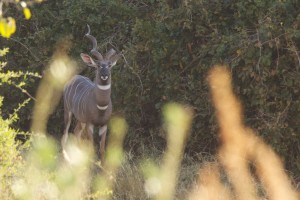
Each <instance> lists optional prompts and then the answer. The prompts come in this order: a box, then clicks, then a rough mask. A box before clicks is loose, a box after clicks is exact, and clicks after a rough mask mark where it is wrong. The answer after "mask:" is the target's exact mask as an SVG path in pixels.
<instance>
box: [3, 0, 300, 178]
mask: <svg viewBox="0 0 300 200" xmlns="http://www.w3.org/2000/svg"><path fill="white" fill-rule="evenodd" d="M299 10H300V3H299V2H298V1H292V0H291V1H279V0H273V1H260V0H224V1H215V0H213V1H211V0H209V1H208V0H207V1H204V0H190V1H178V0H169V1H162V0H145V1H135V0H132V1H129V0H109V1H108V0H78V1H72V0H64V1H58V0H53V1H47V2H45V3H43V4H41V5H35V7H34V8H33V9H32V19H31V20H30V21H25V20H23V19H17V22H18V24H17V27H18V28H17V31H16V33H15V35H14V36H13V38H12V39H9V40H5V39H3V38H1V39H0V42H1V45H2V44H4V46H8V47H10V49H11V52H13V53H11V54H9V55H8V56H7V59H8V61H9V62H8V63H9V65H8V66H7V67H6V69H7V70H8V69H9V70H11V69H21V70H24V71H31V72H39V73H41V74H42V73H43V70H44V69H45V68H46V66H47V64H48V61H49V60H50V58H51V55H52V53H53V50H54V49H55V46H56V44H57V43H58V42H59V41H61V40H66V39H70V40H72V43H73V47H72V48H71V49H70V55H71V56H72V57H73V58H74V59H75V60H78V62H79V63H80V62H81V61H80V60H79V54H80V53H81V52H86V53H88V52H89V51H90V48H91V46H90V43H89V41H88V40H86V39H85V38H84V37H83V36H84V34H85V32H86V31H87V29H86V24H89V25H90V27H91V30H92V34H93V35H95V36H96V37H97V39H98V43H99V45H98V46H99V49H100V50H101V52H104V51H106V50H107V49H109V48H111V47H114V48H115V49H117V50H119V51H121V50H123V51H124V59H123V60H122V61H120V62H119V64H118V65H117V66H115V68H114V69H113V78H112V79H113V93H112V98H113V105H114V111H115V112H116V113H122V114H123V115H124V116H125V118H126V120H127V121H128V123H129V127H130V131H129V135H128V137H127V138H126V146H127V148H130V150H134V151H137V152H139V151H142V150H145V149H151V147H152V146H157V147H158V148H163V145H164V142H163V141H164V139H163V137H164V134H163V133H164V130H161V129H160V128H159V127H161V116H160V114H159V113H161V112H160V109H161V107H162V105H164V104H165V103H166V102H170V101H175V102H180V103H183V104H187V105H190V106H192V108H193V109H194V114H195V115H194V120H193V129H192V130H191V137H190V140H189V143H188V145H187V147H186V152H187V153H189V154H190V155H194V153H199V152H207V153H212V152H214V151H215V149H216V148H215V147H216V146H217V143H218V138H217V136H216V131H217V129H218V127H217V125H216V122H215V117H214V111H213V109H212V106H211V102H210V96H209V94H208V86H207V80H206V79H207V71H208V69H209V68H210V67H211V66H212V65H213V64H216V63H223V64H227V65H229V66H230V68H231V70H232V74H233V80H234V85H235V91H236V93H237V95H238V96H239V97H240V98H241V100H242V102H243V104H244V108H245V120H246V123H247V124H249V125H251V126H252V127H254V128H255V129H256V130H259V132H260V133H261V134H262V136H263V137H264V138H265V140H266V141H267V142H268V143H270V144H271V145H272V146H273V147H274V148H275V149H276V151H277V152H279V153H280V155H281V156H282V157H284V158H285V163H286V165H287V167H288V169H291V170H292V171H293V172H294V173H296V174H299V173H300V162H299V160H300V157H299V156H300V143H299V141H300V112H299V111H300V102H299V101H300V95H299V93H300V91H299V90H300V89H299V88H300V81H299V80H300V55H299V48H300V31H299V26H300V14H299ZM10 11H11V12H15V11H14V10H10ZM80 70H82V74H84V75H86V76H89V77H90V78H93V71H92V70H90V69H86V68H85V67H84V66H83V65H82V68H81V69H80ZM20 81H21V80H20ZM22 81H24V80H22ZM38 82H39V79H38V78H36V77H31V78H27V79H26V85H27V92H28V93H30V94H34V91H35V88H36V87H37V85H38ZM1 92H3V93H4V95H5V96H6V98H5V100H7V101H6V102H4V108H3V113H10V111H11V108H14V107H16V106H14V104H15V105H17V104H18V103H19V102H20V101H21V100H22V99H24V98H27V95H26V93H24V92H23V93H21V92H20V90H15V89H13V87H12V88H11V87H5V88H3V87H1ZM62 109H63V108H62V106H60V107H59V109H58V110H57V111H56V112H55V113H53V115H52V118H51V120H50V121H49V132H50V133H52V134H54V135H57V136H60V135H61V133H62V132H63V131H62V128H63V124H62V119H63V115H62V114H63V112H62ZM30 111H31V107H30V106H28V107H26V108H24V109H22V110H21V111H20V121H19V124H16V125H15V126H17V127H20V128H22V129H27V128H28V125H29V124H30V118H31V115H30ZM174 137H176V136H174Z"/></svg>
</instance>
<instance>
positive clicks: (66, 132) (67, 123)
mask: <svg viewBox="0 0 300 200" xmlns="http://www.w3.org/2000/svg"><path fill="white" fill-rule="evenodd" d="M64 121H65V129H64V134H63V137H62V139H61V145H62V148H63V149H64V148H65V145H66V143H67V140H68V136H69V128H70V125H71V121H72V112H69V111H65V114H64Z"/></svg>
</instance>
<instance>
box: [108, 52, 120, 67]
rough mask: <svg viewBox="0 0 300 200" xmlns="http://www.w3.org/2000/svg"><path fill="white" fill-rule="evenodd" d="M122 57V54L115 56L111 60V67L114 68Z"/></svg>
mask: <svg viewBox="0 0 300 200" xmlns="http://www.w3.org/2000/svg"><path fill="white" fill-rule="evenodd" d="M121 57H122V53H118V54H116V55H113V56H112V57H111V58H110V62H111V63H112V64H111V67H113V66H114V65H116V64H117V61H118V60H119V59H120V58H121Z"/></svg>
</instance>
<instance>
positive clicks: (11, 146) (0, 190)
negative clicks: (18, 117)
mask: <svg viewBox="0 0 300 200" xmlns="http://www.w3.org/2000/svg"><path fill="white" fill-rule="evenodd" d="M2 100H3V97H0V113H1V104H2ZM11 122H12V119H6V120H5V119H3V118H2V117H0V199H7V198H8V197H10V196H11V194H10V193H9V187H10V185H11V183H12V181H13V179H14V177H15V176H16V175H17V174H19V173H20V171H19V170H20V167H21V165H22V163H23V162H22V157H21V156H20V150H19V149H18V146H19V145H18V144H17V143H16V142H15V136H16V130H14V129H12V128H10V124H11Z"/></svg>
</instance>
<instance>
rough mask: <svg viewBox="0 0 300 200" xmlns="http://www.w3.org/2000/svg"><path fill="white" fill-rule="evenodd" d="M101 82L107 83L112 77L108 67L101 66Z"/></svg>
mask: <svg viewBox="0 0 300 200" xmlns="http://www.w3.org/2000/svg"><path fill="white" fill-rule="evenodd" d="M99 75H100V78H101V80H103V81H106V80H108V78H109V76H110V69H109V67H108V66H107V65H101V67H100V70H99Z"/></svg>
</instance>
